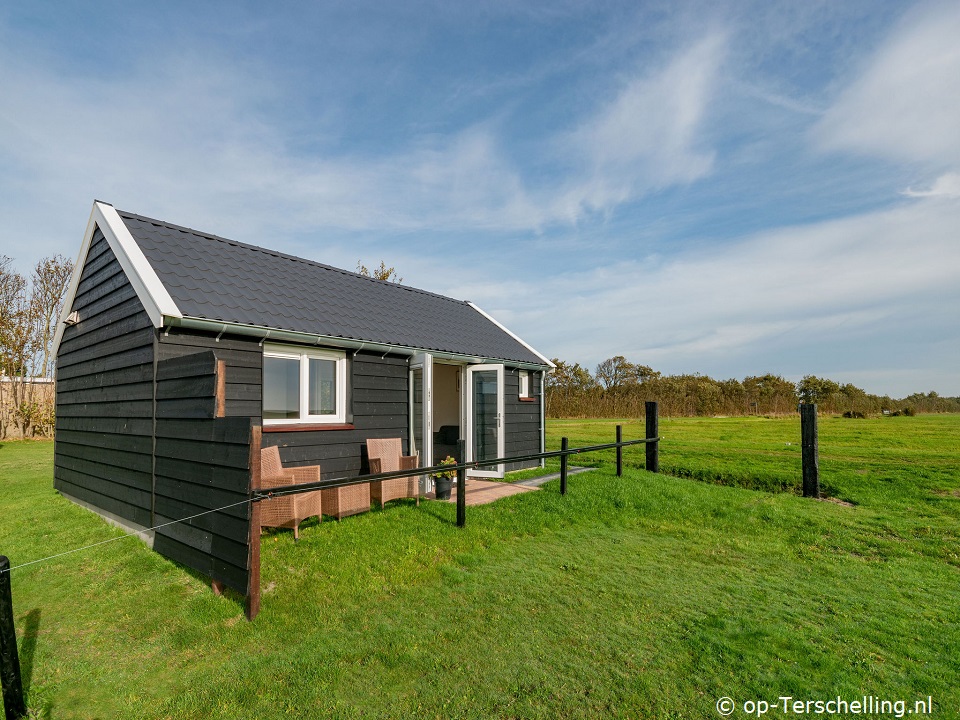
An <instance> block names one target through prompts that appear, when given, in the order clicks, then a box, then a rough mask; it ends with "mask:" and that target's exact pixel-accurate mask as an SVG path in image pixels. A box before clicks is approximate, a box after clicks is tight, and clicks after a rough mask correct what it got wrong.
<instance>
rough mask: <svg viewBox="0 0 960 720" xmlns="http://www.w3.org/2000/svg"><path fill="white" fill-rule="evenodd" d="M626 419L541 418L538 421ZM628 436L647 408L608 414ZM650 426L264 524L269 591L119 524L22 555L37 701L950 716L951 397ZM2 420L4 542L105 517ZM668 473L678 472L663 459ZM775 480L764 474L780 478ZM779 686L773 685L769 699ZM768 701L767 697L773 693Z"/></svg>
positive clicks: (953, 683) (956, 641) (233, 711)
mask: <svg viewBox="0 0 960 720" xmlns="http://www.w3.org/2000/svg"><path fill="white" fill-rule="evenodd" d="M616 422H617V421H612V420H611V421H598V420H557V421H548V446H550V447H552V448H553V447H559V443H560V437H562V436H567V437H569V438H570V442H571V446H577V445H582V444H590V443H600V442H607V441H610V440H612V438H613V433H614V429H613V428H614V425H615V424H616ZM624 425H625V432H624V434H625V437H627V438H632V437H638V436H642V435H643V424H642V421H641V422H640V423H633V422H628V421H624ZM660 429H661V435H662V436H663V437H664V441H663V443H662V447H661V455H660V461H661V467H662V469H663V470H665V471H668V472H671V473H674V475H667V474H661V475H652V474H649V473H646V472H645V471H644V470H642V464H643V447H642V446H640V447H637V448H634V449H630V450H628V451H627V454H626V463H625V465H626V469H625V473H624V477H623V478H617V477H616V475H615V472H614V469H613V464H612V460H613V452H612V451H609V452H602V453H597V454H595V455H590V456H580V457H577V458H575V459H573V460H572V462H573V464H577V465H586V464H596V465H598V467H597V469H596V470H594V471H593V472H589V473H584V474H582V475H578V476H576V477H573V478H571V480H570V485H569V493H568V495H567V496H566V497H561V496H560V495H559V492H558V482H557V481H552V482H550V483H548V484H547V485H545V486H544V487H543V489H542V490H541V491H540V492H534V493H524V494H521V495H517V496H514V497H510V498H506V499H504V500H501V501H499V502H497V503H494V504H493V505H489V506H484V507H478V508H468V513H467V527H466V528H464V529H462V530H461V529H458V528H457V527H456V526H455V524H454V521H455V516H456V512H455V507H454V506H452V505H449V504H445V503H436V502H429V501H426V502H423V503H422V504H421V506H420V507H419V508H417V507H415V506H414V505H413V504H412V503H409V502H397V503H393V504H390V505H388V507H387V508H386V510H382V511H381V510H378V511H374V512H371V513H369V514H366V515H362V516H356V517H351V518H347V519H345V520H344V521H343V522H340V523H337V522H335V521H327V520H325V521H324V522H322V523H319V524H318V523H317V522H316V521H310V522H308V523H306V524H305V525H304V526H303V527H302V533H301V541H300V542H299V543H298V544H294V542H293V537H292V533H290V532H289V531H269V532H267V533H266V534H265V535H264V536H263V542H262V557H263V570H262V587H263V610H262V612H261V614H260V616H259V617H258V618H257V620H256V621H255V622H253V623H247V622H246V621H245V620H244V619H243V608H242V603H241V601H240V599H239V598H237V597H236V596H233V595H227V596H225V597H216V596H214V595H213V594H212V593H211V592H210V590H209V586H208V585H207V583H206V582H205V580H204V579H203V578H201V577H198V576H195V575H194V574H192V573H191V572H190V571H187V570H185V569H183V568H181V567H178V566H177V565H175V564H173V563H171V562H169V561H167V560H165V559H164V558H162V557H160V556H158V555H156V554H155V553H152V552H150V551H149V550H147V549H146V548H145V547H144V546H143V545H141V544H140V543H139V542H138V541H137V540H134V539H121V540H118V541H116V542H112V543H109V544H105V545H101V546H99V547H95V548H92V549H90V550H87V551H84V552H82V553H77V554H73V555H68V556H65V557H62V558H57V559H55V560H51V561H49V562H46V563H43V564H38V565H34V566H29V567H25V568H21V569H18V570H15V571H14V572H13V574H12V583H13V593H14V606H15V617H16V623H17V630H18V635H19V643H20V654H21V662H22V665H23V671H24V676H25V682H26V684H27V686H28V696H29V697H28V701H29V706H30V708H31V714H32V715H33V716H34V717H44V718H177V719H179V718H283V717H333V718H359V717H365V718H373V717H385V718H403V717H411V718H413V717H416V718H491V717H493V718H497V717H503V718H595V717H617V718H716V717H720V716H719V715H718V714H717V712H716V703H717V701H718V699H720V698H721V697H724V696H727V697H730V698H732V699H733V701H734V702H735V703H736V710H735V711H734V713H733V714H732V715H731V717H746V714H745V713H744V712H743V703H744V702H745V701H749V700H758V699H766V700H768V701H771V702H773V701H776V699H777V698H778V697H779V696H786V695H790V696H793V697H794V698H798V699H810V700H816V699H831V698H835V697H837V696H840V697H842V698H846V699H848V700H856V699H859V698H861V697H862V696H863V695H872V696H876V697H878V698H881V699H889V700H898V699H902V700H905V701H907V706H906V707H908V708H911V709H912V708H913V702H914V701H915V700H919V699H926V698H927V697H928V696H931V697H932V698H933V704H934V716H936V717H960V659H958V658H960V543H958V541H960V416H956V415H950V416H945V415H940V416H935V415H927V416H917V417H913V418H908V417H901V418H876V419H868V420H845V419H839V418H829V417H828V418H821V421H820V467H821V477H822V483H823V486H824V490H825V494H828V495H829V496H830V497H831V499H832V501H822V502H821V501H814V500H809V499H804V498H801V497H799V496H798V495H797V494H796V492H797V491H798V488H799V482H800V477H799V476H800V447H799V442H800V427H799V420H795V419H773V420H770V419H764V418H730V419H724V418H718V419H707V418H701V419H678V420H670V419H666V418H662V419H661V422H660ZM52 449H53V446H52V443H48V442H10V443H3V444H0V488H2V492H0V553H2V554H6V555H8V556H10V558H11V561H12V563H13V565H18V564H20V563H24V562H29V561H31V560H33V559H36V558H40V557H44V556H47V555H52V554H54V553H57V552H61V551H63V550H68V549H71V548H75V547H79V546H81V545H86V544H89V543H95V542H99V541H101V540H105V539H109V538H113V537H121V534H120V533H119V531H116V530H114V529H112V528H110V527H108V526H107V525H106V524H105V523H103V522H102V521H101V520H100V519H99V518H97V517H96V516H95V515H93V514H91V513H89V512H87V511H85V510H83V509H81V508H78V507H76V506H74V505H72V504H71V503H69V502H67V501H65V500H64V499H62V498H60V497H58V496H57V494H56V493H55V492H54V491H53V490H52V479H51V477H52ZM677 476H681V477H677ZM771 491H776V492H771ZM772 712H773V711H771V714H772ZM780 714H782V713H780Z"/></svg>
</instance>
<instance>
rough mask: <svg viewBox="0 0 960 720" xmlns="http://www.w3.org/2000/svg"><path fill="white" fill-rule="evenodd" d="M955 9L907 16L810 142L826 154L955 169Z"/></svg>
mask: <svg viewBox="0 0 960 720" xmlns="http://www.w3.org/2000/svg"><path fill="white" fill-rule="evenodd" d="M957 38H960V5H957V4H956V3H940V4H934V5H928V6H922V7H921V8H920V9H918V10H916V11H914V12H912V13H909V14H908V15H907V16H906V18H905V19H904V21H903V22H902V23H901V25H900V26H899V27H898V28H897V29H896V30H895V31H894V33H893V34H892V35H891V37H890V38H889V39H888V41H887V42H886V43H885V44H884V45H883V46H882V47H881V48H880V49H879V50H878V52H877V53H876V54H875V55H874V56H873V57H872V58H870V60H869V63H868V64H867V65H866V67H865V69H864V70H863V71H862V72H861V73H860V74H859V76H858V77H857V78H856V79H855V80H853V81H852V82H851V83H850V84H849V86H847V87H846V88H845V89H844V90H843V91H842V92H841V93H840V95H839V97H838V98H837V100H836V102H835V103H834V104H833V106H832V107H831V108H830V109H829V110H828V111H827V112H826V114H825V115H824V117H823V119H822V121H821V122H820V123H819V124H818V125H817V126H816V127H815V128H814V138H815V140H816V141H817V142H818V143H819V145H820V147H822V148H823V149H826V150H844V151H853V152H857V153H863V154H867V155H871V156H875V157H883V158H891V159H894V160H904V161H908V162H926V163H930V164H932V165H933V166H937V167H943V166H944V165H946V166H948V167H950V166H953V167H956V166H958V165H960V132H958V131H957V128H958V127H960V43H958V42H957Z"/></svg>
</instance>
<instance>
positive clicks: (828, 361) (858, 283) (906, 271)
mask: <svg viewBox="0 0 960 720" xmlns="http://www.w3.org/2000/svg"><path fill="white" fill-rule="evenodd" d="M957 227H960V204H957V203H938V202H935V201H933V200H920V201H918V202H916V203H912V204H909V205H906V206H904V207H900V208H897V209H894V210H888V211H882V212H875V213H869V214H865V215H861V216H856V217H850V218H845V219H842V220H834V221H830V222H823V223H817V224H811V225H806V226H798V227H791V228H783V229H778V230H771V231H766V232H762V233H759V234H757V235H755V236H752V237H749V238H745V239H743V240H741V241H739V242H737V243H735V244H733V245H731V246H727V247H725V248H722V249H716V250H710V251H702V250H701V251H697V252H689V253H686V254H684V255H681V256H679V257H677V258H675V259H672V260H669V261H666V262H664V261H645V260H636V261H627V262H622V263H619V264H617V265H613V266H608V267H603V268H597V269H592V270H589V271H582V272H576V271H574V272H570V273H568V274H565V275H562V276H556V277H553V278H548V279H545V280H543V281H541V282H536V281H532V282H531V283H530V285H529V286H528V287H527V289H526V291H525V292H523V291H520V290H519V289H518V288H511V289H510V290H511V294H510V295H505V296H503V297H510V298H511V301H510V302H509V303H504V302H502V301H501V303H502V304H501V305H499V306H498V305H497V303H495V302H490V303H489V304H488V306H487V307H485V309H487V310H488V311H490V312H491V313H493V314H494V315H496V316H498V317H499V316H501V315H503V316H507V315H508V314H510V313H512V315H513V317H512V318H511V322H512V325H511V327H512V329H514V330H515V331H516V332H518V333H519V334H520V335H521V336H522V337H524V338H525V339H527V340H529V341H530V342H532V343H533V344H534V346H536V347H537V348H538V349H539V350H540V351H541V352H544V353H547V354H548V355H556V356H559V357H561V358H562V359H566V360H570V361H576V362H581V363H584V364H585V365H586V366H587V367H593V366H594V365H595V364H596V363H598V362H600V361H601V360H603V359H604V358H607V357H610V356H612V355H615V354H623V355H626V356H627V357H628V358H629V359H632V360H633V361H635V362H643V363H645V364H649V365H652V366H653V367H656V368H658V369H662V370H666V371H670V372H677V371H700V372H705V373H714V374H721V375H722V374H723V373H724V372H726V371H725V370H724V369H723V368H727V367H732V366H736V367H738V368H743V369H742V370H741V371H740V373H741V375H742V374H746V373H749V372H764V371H767V370H771V369H772V370H774V371H775V372H788V370H787V369H786V367H785V361H784V359H783V358H784V356H785V355H792V360H791V361H790V364H792V365H794V366H797V367H800V368H801V370H800V372H811V373H814V374H820V373H825V372H827V370H829V369H831V368H835V367H836V366H838V365H841V364H843V362H846V361H841V359H839V358H842V357H846V356H847V355H852V356H856V357H858V358H859V360H857V361H856V362H860V363H863V362H864V357H866V356H868V355H869V354H870V353H871V352H872V351H873V350H875V349H876V348H885V350H884V351H883V352H885V353H889V352H892V351H891V350H890V348H898V349H897V352H903V347H904V345H905V343H907V342H908V341H907V340H906V339H905V338H907V337H909V336H911V334H913V333H921V334H926V335H930V334H933V335H934V336H940V337H951V336H955V335H956V334H957V333H958V332H960V316H958V315H957V312H956V309H957V307H960V287H958V286H957V284H956V277H955V275H956V268H957V267H960V242H958V240H957V236H956V228H957ZM517 308H524V310H521V311H518V310H517ZM918 322H920V323H923V325H922V327H917V325H916V324H917V323H918ZM574 328H575V329H574ZM927 347H928V351H930V348H931V347H932V346H930V345H929V344H928V346H927ZM878 352H879V351H878ZM876 359H880V360H887V361H889V358H888V357H883V358H875V359H874V360H876ZM924 361H925V362H926V363H927V364H928V365H929V366H930V367H931V368H932V369H931V371H930V376H931V377H933V376H937V377H951V378H952V381H951V382H952V383H953V385H954V387H952V388H950V387H941V388H940V390H941V392H948V393H953V392H960V387H956V383H957V382H958V379H957V375H956V371H955V366H956V361H955V357H952V356H950V355H949V353H946V351H944V352H943V353H939V354H937V352H930V356H929V357H927V358H925V359H924ZM911 362H913V363H915V362H916V359H915V358H914V359H912V360H911ZM858 367H859V365H858ZM731 374H733V373H732V372H731ZM911 377H912V376H911ZM849 381H850V382H857V378H855V377H850V378H849ZM873 389H874V390H875V391H882V392H894V393H895V392H897V391H898V390H900V389H903V390H904V391H905V392H913V390H911V389H908V388H901V387H900V386H893V387H891V386H890V385H888V386H886V387H875V388H873ZM914 389H916V388H914Z"/></svg>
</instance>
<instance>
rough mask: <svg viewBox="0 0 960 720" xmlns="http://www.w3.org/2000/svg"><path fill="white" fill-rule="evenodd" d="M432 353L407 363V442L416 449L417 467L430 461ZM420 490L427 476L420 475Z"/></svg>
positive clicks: (428, 464)
mask: <svg viewBox="0 0 960 720" xmlns="http://www.w3.org/2000/svg"><path fill="white" fill-rule="evenodd" d="M432 425H433V357H432V356H431V355H430V354H429V353H422V354H420V355H415V356H414V357H413V358H412V361H411V363H410V445H411V450H412V451H413V452H416V453H420V467H430V465H432V464H433V427H432ZM420 482H421V488H420V490H421V491H422V492H427V491H429V490H430V489H432V488H430V487H427V486H426V485H427V483H429V482H430V480H429V478H421V480H420Z"/></svg>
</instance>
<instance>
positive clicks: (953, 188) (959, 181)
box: [903, 172, 960, 198]
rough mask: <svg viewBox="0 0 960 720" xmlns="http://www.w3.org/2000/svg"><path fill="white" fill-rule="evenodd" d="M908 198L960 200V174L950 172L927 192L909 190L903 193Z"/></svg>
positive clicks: (938, 179) (942, 176)
mask: <svg viewBox="0 0 960 720" xmlns="http://www.w3.org/2000/svg"><path fill="white" fill-rule="evenodd" d="M903 194H904V195H906V196H907V197H915V198H923V197H940V198H960V173H955V172H950V173H945V174H943V175H941V176H940V177H938V178H937V179H936V180H935V181H934V183H933V185H932V186H930V188H929V189H927V190H914V189H913V188H907V189H906V190H904V191H903Z"/></svg>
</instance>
